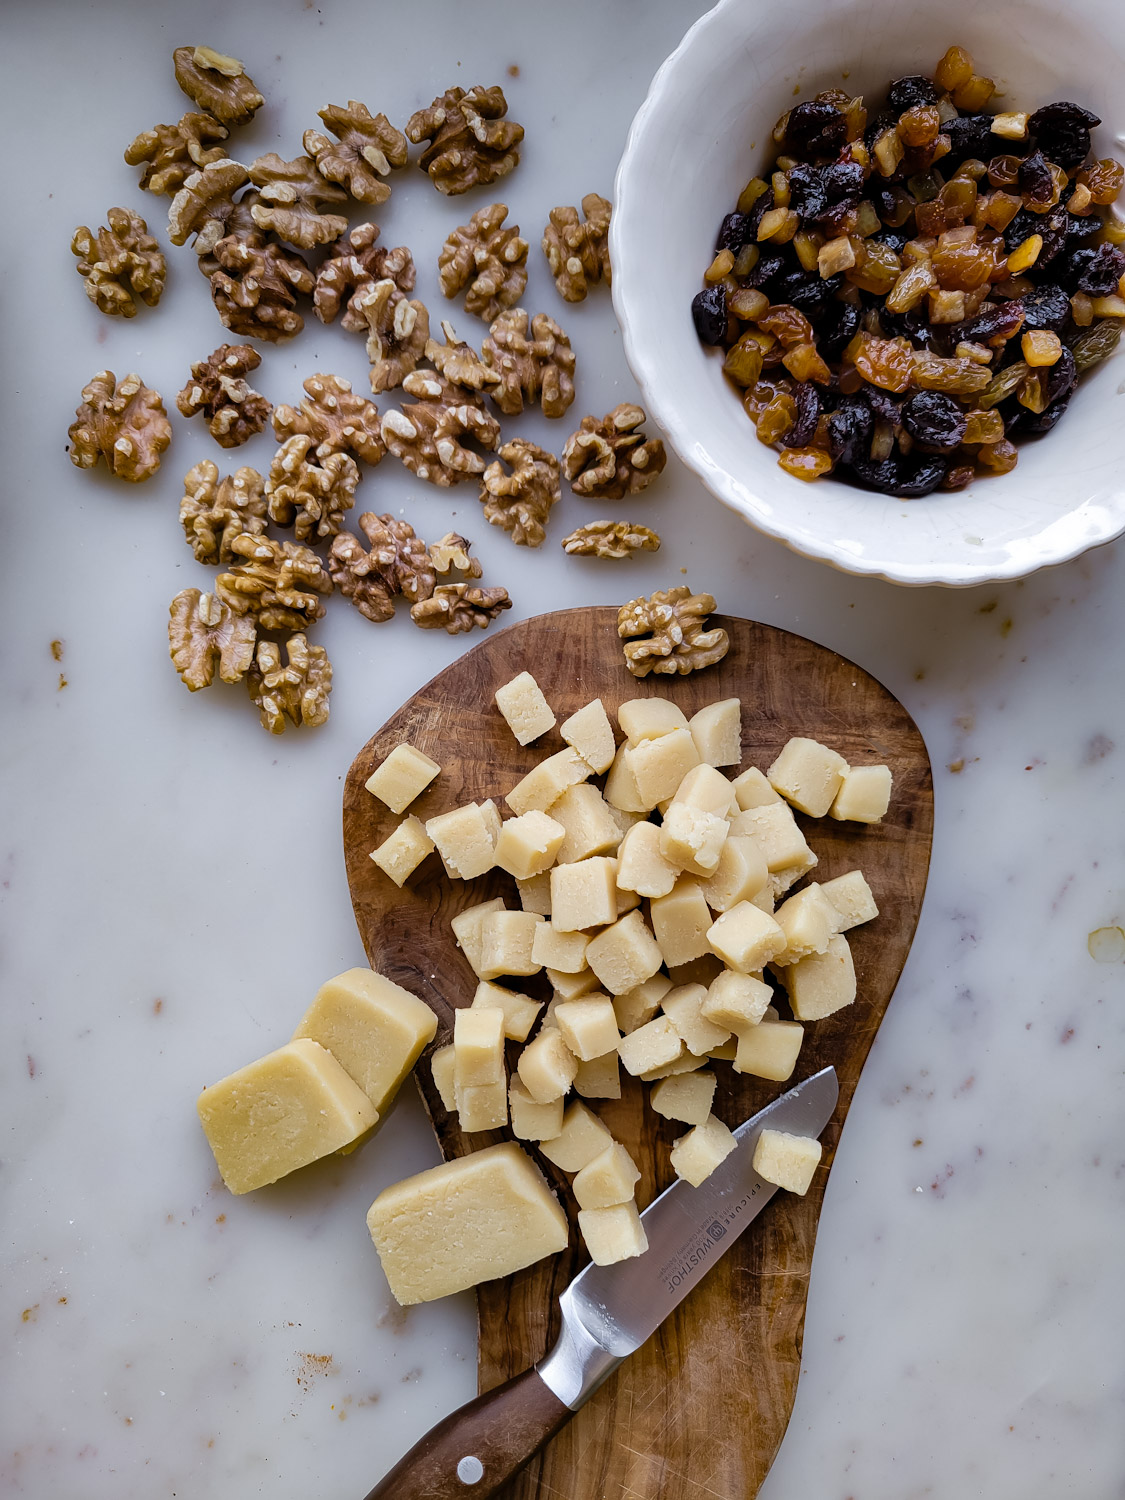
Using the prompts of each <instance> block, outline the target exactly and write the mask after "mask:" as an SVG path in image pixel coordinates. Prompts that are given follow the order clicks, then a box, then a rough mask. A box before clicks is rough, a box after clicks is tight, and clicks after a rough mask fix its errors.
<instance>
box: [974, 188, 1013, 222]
mask: <svg viewBox="0 0 1125 1500" xmlns="http://www.w3.org/2000/svg"><path fill="white" fill-rule="evenodd" d="M1020 206H1021V204H1020V199H1019V198H1017V197H1016V196H1015V194H1014V193H1005V192H1003V191H1002V190H1001V189H999V188H997V190H996V191H995V192H994V193H985V194H984V196H983V197H979V198H978V199H977V206H976V209H975V211H974V214H973V223H974V224H976V225H977V226H978V227H979V228H984V227H986V226H987V227H988V228H989V229H1007V227H1008V225H1009V224H1010V223H1011V222H1012V220H1013V219H1014V218H1015V216H1016V215H1017V214H1018V213H1019V211H1020Z"/></svg>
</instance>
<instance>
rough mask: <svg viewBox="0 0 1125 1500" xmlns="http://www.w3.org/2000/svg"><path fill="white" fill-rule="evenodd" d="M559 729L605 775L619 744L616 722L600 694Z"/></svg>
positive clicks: (593, 767) (598, 772)
mask: <svg viewBox="0 0 1125 1500" xmlns="http://www.w3.org/2000/svg"><path fill="white" fill-rule="evenodd" d="M559 733H560V734H561V735H562V737H563V739H564V740H565V741H566V743H567V744H568V745H569V746H570V748H571V749H572V750H577V751H578V753H579V755H580V756H581V757H582V759H583V760H584V761H585V762H586V764H587V765H588V766H589V767H590V768H591V769H592V770H593V771H594V772H596V773H597V775H599V776H600V775H601V773H602V772H603V771H608V770H609V768H610V766H611V765H612V764H613V757H614V755H615V754H616V750H617V745H616V741H615V740H614V737H613V725H612V724H611V723H610V722H609V715H608V714H607V713H606V711H605V704H604V703H603V702H602V700H601V699H600V698H595V699H594V701H593V702H592V703H587V705H586V707H585V708H580V709H579V710H578V712H577V713H576V714H571V716H570V718H569V719H564V720H563V722H562V723H561V724H560V725H559Z"/></svg>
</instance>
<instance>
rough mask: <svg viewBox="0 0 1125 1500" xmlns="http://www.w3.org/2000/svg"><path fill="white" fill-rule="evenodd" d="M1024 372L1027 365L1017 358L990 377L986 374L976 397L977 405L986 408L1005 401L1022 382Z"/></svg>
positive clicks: (1025, 372)
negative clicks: (981, 388)
mask: <svg viewBox="0 0 1125 1500" xmlns="http://www.w3.org/2000/svg"><path fill="white" fill-rule="evenodd" d="M1026 374H1027V365H1026V364H1025V363H1024V362H1023V360H1022V359H1019V360H1016V362H1015V363H1014V364H1010V365H1008V366H1006V367H1005V368H1004V369H1003V370H1001V371H1000V372H999V374H997V375H996V376H995V377H993V378H992V379H989V378H988V377H987V375H986V378H985V388H984V389H983V390H982V391H981V393H980V395H979V396H978V397H977V405H978V406H980V407H985V408H988V407H991V406H997V405H999V403H1000V402H1001V401H1006V400H1007V399H1008V397H1009V396H1010V395H1011V394H1012V392H1013V391H1015V390H1017V389H1018V388H1019V387H1020V385H1022V384H1023V379H1024V376H1025V375H1026Z"/></svg>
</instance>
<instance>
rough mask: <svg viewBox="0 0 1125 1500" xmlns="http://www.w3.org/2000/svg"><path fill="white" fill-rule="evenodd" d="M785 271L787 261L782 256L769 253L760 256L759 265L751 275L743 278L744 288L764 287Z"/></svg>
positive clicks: (753, 268)
mask: <svg viewBox="0 0 1125 1500" xmlns="http://www.w3.org/2000/svg"><path fill="white" fill-rule="evenodd" d="M784 270H785V261H784V260H783V259H782V257H781V256H780V255H775V254H773V253H772V252H767V253H766V254H764V255H759V257H758V263H757V265H756V266H753V267H752V268H751V270H750V274H749V275H748V276H745V277H744V278H743V282H742V284H743V286H756V287H763V286H765V285H766V283H767V282H770V281H773V280H774V279H775V278H776V277H778V276H780V275H781V273H782V271H784Z"/></svg>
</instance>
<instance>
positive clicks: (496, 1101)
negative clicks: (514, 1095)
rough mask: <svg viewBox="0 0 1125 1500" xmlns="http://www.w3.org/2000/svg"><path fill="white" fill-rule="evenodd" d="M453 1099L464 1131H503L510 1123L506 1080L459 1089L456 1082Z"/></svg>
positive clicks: (458, 1121) (458, 1119)
mask: <svg viewBox="0 0 1125 1500" xmlns="http://www.w3.org/2000/svg"><path fill="white" fill-rule="evenodd" d="M453 1098H454V1101H455V1102H456V1105H457V1123H458V1125H460V1127H461V1129H462V1130H467V1131H469V1132H470V1133H475V1132H476V1131H478V1130H502V1129H503V1128H504V1126H505V1125H506V1124H507V1123H508V1084H507V1080H506V1079H504V1078H501V1079H499V1080H498V1081H497V1082H496V1083H477V1084H470V1085H469V1086H468V1088H458V1087H457V1083H456V1081H454V1085H453Z"/></svg>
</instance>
